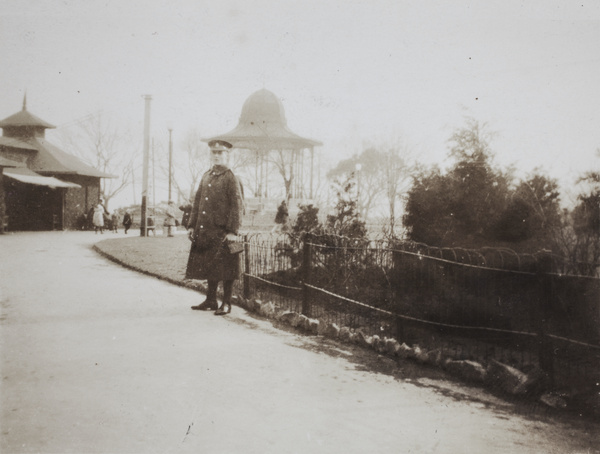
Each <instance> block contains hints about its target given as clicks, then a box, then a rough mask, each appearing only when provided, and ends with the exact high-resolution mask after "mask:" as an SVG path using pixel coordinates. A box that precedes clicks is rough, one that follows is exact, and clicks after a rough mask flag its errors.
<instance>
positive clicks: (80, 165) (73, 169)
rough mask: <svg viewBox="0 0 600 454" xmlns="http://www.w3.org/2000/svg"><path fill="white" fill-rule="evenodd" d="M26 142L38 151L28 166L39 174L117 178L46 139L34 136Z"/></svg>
mask: <svg viewBox="0 0 600 454" xmlns="http://www.w3.org/2000/svg"><path fill="white" fill-rule="evenodd" d="M27 142H28V143H29V144H30V145H32V146H34V147H35V149H36V150H37V151H38V153H37V154H36V155H35V156H34V157H33V158H32V159H31V160H30V164H29V168H30V169H31V170H33V171H35V172H37V173H39V174H59V173H63V174H71V175H72V174H76V175H84V176H90V177H99V178H117V176H116V175H111V174H108V173H104V172H101V171H100V170H97V169H95V168H94V167H92V166H90V165H87V164H85V163H84V162H83V161H82V160H81V159H79V158H77V157H76V156H73V155H71V154H69V153H66V152H64V151H62V150H61V149H60V148H58V147H56V146H54V145H52V144H51V143H50V142H48V141H47V140H46V139H43V138H40V137H35V138H31V139H28V140H27Z"/></svg>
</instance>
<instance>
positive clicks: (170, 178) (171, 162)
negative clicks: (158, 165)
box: [168, 128, 173, 202]
mask: <svg viewBox="0 0 600 454" xmlns="http://www.w3.org/2000/svg"><path fill="white" fill-rule="evenodd" d="M172 132H173V129H172V128H169V200H168V201H169V202H170V201H171V181H172V179H173V176H172V175H173V170H172V169H173V140H172V138H171V133H172Z"/></svg>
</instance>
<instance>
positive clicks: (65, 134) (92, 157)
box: [58, 112, 139, 207]
mask: <svg viewBox="0 0 600 454" xmlns="http://www.w3.org/2000/svg"><path fill="white" fill-rule="evenodd" d="M58 132H59V140H60V141H61V142H62V144H63V146H64V148H66V149H68V150H70V152H72V153H73V154H74V155H76V156H78V157H80V158H81V159H82V160H83V161H84V162H86V163H88V164H89V165H91V166H92V167H94V168H96V169H97V170H100V171H101V172H104V173H107V174H110V175H115V176H116V177H117V178H102V179H101V183H100V193H101V195H102V198H103V199H104V202H105V205H106V207H108V204H109V201H110V199H112V198H113V197H114V196H116V195H117V194H118V193H120V192H121V191H123V190H124V189H125V188H126V187H128V186H129V184H130V183H131V181H132V179H133V170H134V161H135V156H136V154H137V153H136V152H137V151H139V150H136V148H137V147H136V145H134V142H133V140H132V137H131V135H130V133H129V132H128V130H127V129H126V128H124V127H120V126H116V125H115V124H114V122H113V121H112V120H111V119H110V118H109V117H108V116H106V115H105V114H103V113H102V112H100V113H96V114H92V115H88V116H87V117H84V119H82V120H81V121H79V122H77V123H75V124H71V125H67V126H64V127H61V128H59V130H58Z"/></svg>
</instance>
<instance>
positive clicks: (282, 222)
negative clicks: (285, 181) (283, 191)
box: [271, 200, 290, 233]
mask: <svg viewBox="0 0 600 454" xmlns="http://www.w3.org/2000/svg"><path fill="white" fill-rule="evenodd" d="M289 219H290V213H289V210H288V207H287V203H286V201H285V200H282V201H281V204H280V205H279V206H278V207H277V214H276V215H275V226H274V227H273V230H271V233H278V232H287V231H288V221H289Z"/></svg>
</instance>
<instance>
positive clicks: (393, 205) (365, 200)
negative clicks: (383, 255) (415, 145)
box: [327, 141, 411, 233]
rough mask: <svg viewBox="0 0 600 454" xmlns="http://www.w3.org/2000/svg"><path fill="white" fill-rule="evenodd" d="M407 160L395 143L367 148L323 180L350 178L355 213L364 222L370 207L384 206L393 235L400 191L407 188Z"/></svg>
mask: <svg viewBox="0 0 600 454" xmlns="http://www.w3.org/2000/svg"><path fill="white" fill-rule="evenodd" d="M409 160H410V152H409V150H408V148H407V147H406V146H404V145H402V144H401V143H400V142H399V141H395V142H394V143H392V144H386V143H379V144H376V145H367V146H366V147H365V149H364V151H363V152H362V153H361V154H360V155H355V156H353V157H352V158H350V159H346V160H343V161H340V162H339V163H338V165H337V166H336V167H335V168H334V169H332V170H330V171H329V173H328V174H327V177H328V178H329V179H335V178H338V177H340V176H341V175H349V174H354V175H355V177H356V180H357V188H356V193H357V194H356V196H357V202H358V208H359V212H360V213H361V215H362V216H363V218H365V219H367V218H368V217H369V214H370V212H371V209H372V208H373V207H375V206H380V205H382V204H385V205H387V211H388V215H389V222H390V223H389V228H390V233H393V232H394V229H395V225H396V222H397V219H398V215H397V211H398V205H399V203H401V202H402V197H403V190H406V189H407V188H408V186H409V184H410V171H411V167H410V165H409V164H408V162H409Z"/></svg>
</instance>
